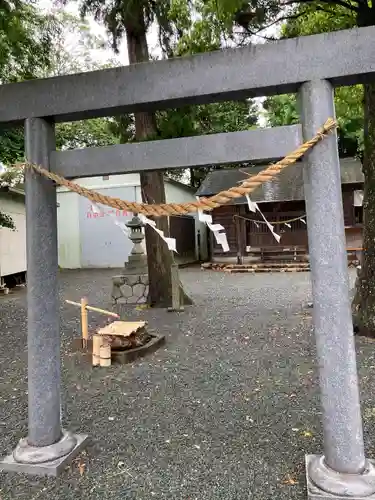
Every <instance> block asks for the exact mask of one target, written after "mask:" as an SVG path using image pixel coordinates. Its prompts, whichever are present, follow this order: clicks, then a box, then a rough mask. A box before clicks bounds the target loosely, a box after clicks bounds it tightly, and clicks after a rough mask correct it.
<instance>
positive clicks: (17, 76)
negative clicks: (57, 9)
mask: <svg viewBox="0 0 375 500" xmlns="http://www.w3.org/2000/svg"><path fill="white" fill-rule="evenodd" d="M55 29H56V24H55V22H54V19H53V18H51V17H49V16H44V15H42V14H41V13H40V12H39V11H38V10H37V9H36V8H35V7H34V6H33V5H32V4H31V3H29V2H26V1H21V0H13V1H12V0H1V1H0V82H1V83H6V82H12V81H19V80H25V79H30V78H34V77H35V76H36V75H37V74H38V71H40V70H41V69H44V68H46V67H48V66H49V63H50V47H51V39H52V36H53V33H54V31H55Z"/></svg>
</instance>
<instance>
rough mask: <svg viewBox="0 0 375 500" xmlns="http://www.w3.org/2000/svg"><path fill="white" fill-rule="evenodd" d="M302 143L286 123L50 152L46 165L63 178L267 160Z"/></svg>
mask: <svg viewBox="0 0 375 500" xmlns="http://www.w3.org/2000/svg"><path fill="white" fill-rule="evenodd" d="M301 143H302V133H301V126H300V125H291V126H287V127H274V128H269V129H258V130H247V131H243V132H230V133H225V134H212V135H204V136H198V137H182V138H180V139H169V140H168V141H165V140H164V141H147V142H140V143H134V144H116V145H114V146H106V147H102V148H86V149H75V150H70V151H55V152H54V153H52V156H51V169H52V170H53V171H54V172H56V173H58V174H60V175H63V176H64V177H68V178H69V177H70V178H77V177H89V176H94V175H114V174H118V173H124V172H126V173H129V172H141V171H145V170H159V169H162V170H164V169H166V168H189V167H205V166H207V165H213V164H227V163H245V162H249V161H259V160H263V161H266V162H267V161H271V160H276V159H279V158H283V157H284V156H286V155H287V154H288V153H290V152H291V151H293V149H296V148H297V147H298V146H299V145H300V144H301Z"/></svg>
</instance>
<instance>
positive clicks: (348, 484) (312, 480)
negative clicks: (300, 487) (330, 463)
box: [306, 455, 375, 500]
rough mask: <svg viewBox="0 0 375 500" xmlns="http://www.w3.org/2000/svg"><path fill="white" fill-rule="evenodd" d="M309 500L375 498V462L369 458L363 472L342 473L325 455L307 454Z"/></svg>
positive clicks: (373, 499) (369, 499)
mask: <svg viewBox="0 0 375 500" xmlns="http://www.w3.org/2000/svg"><path fill="white" fill-rule="evenodd" d="M306 482H307V498H308V500H375V463H374V461H372V460H368V461H367V464H366V469H365V471H364V472H363V473H362V474H340V473H338V472H335V471H334V470H332V469H330V468H329V467H327V466H326V465H325V463H324V457H323V456H319V455H306Z"/></svg>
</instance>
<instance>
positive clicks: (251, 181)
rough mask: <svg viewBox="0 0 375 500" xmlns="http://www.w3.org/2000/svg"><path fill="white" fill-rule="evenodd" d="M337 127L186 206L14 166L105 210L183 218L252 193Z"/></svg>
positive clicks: (26, 165) (329, 127) (332, 125)
mask: <svg viewBox="0 0 375 500" xmlns="http://www.w3.org/2000/svg"><path fill="white" fill-rule="evenodd" d="M336 126H337V123H336V121H335V120H333V119H332V118H329V119H328V120H327V121H326V123H325V124H324V125H323V127H322V128H321V129H319V130H318V132H317V133H316V135H315V136H314V137H312V138H311V139H310V140H309V141H306V142H305V143H304V144H302V145H301V146H300V147H299V148H298V149H296V150H295V151H293V152H292V153H290V154H288V155H287V156H286V157H285V158H284V159H283V160H280V161H279V162H277V163H275V164H274V165H270V166H269V167H268V168H266V169H265V170H262V171H261V172H259V173H258V174H256V175H254V176H252V177H249V178H248V179H245V180H244V181H243V182H242V184H241V185H240V186H234V187H231V188H230V189H228V190H225V191H221V192H220V193H218V194H216V195H215V196H211V197H210V198H201V199H200V200H199V201H195V202H188V203H164V204H159V205H157V204H147V203H137V202H132V201H124V200H120V199H119V198H112V197H111V196H105V195H103V194H100V193H98V192H96V191H92V190H91V189H87V188H85V187H83V186H80V185H78V184H76V183H75V182H72V181H69V180H68V179H65V178H64V177H61V176H60V175H57V174H55V173H53V172H49V171H48V170H46V169H44V168H42V167H40V166H38V165H34V164H31V163H22V164H20V165H18V166H19V167H22V168H25V169H26V168H29V169H32V170H34V171H35V172H38V173H39V174H41V175H43V176H44V177H47V178H48V179H51V180H52V181H54V182H55V183H56V184H58V185H60V186H64V187H66V188H68V189H69V190H70V191H74V192H75V193H77V194H79V195H81V196H84V197H85V198H88V199H89V200H91V201H93V202H94V203H100V204H102V205H107V206H109V207H112V208H115V209H117V210H127V211H129V212H133V213H141V214H144V215H148V216H153V217H161V216H164V215H184V214H189V213H192V212H197V211H198V210H205V211H210V210H213V209H214V208H217V207H220V206H221V205H225V204H226V203H228V202H230V201H231V200H233V199H235V198H241V197H242V196H245V195H246V194H250V193H252V192H253V191H254V190H255V189H256V188H257V187H259V186H260V185H261V184H263V183H264V182H267V181H269V180H271V179H272V178H273V177H275V176H276V175H278V174H279V173H280V172H281V171H282V170H283V169H284V168H286V167H288V166H289V165H292V164H293V163H295V162H296V161H297V160H299V159H300V158H302V156H303V155H304V154H305V153H306V152H307V151H308V150H309V149H311V148H313V147H314V146H315V145H316V144H318V142H320V141H322V140H323V139H324V138H325V137H326V136H327V135H328V134H329V133H330V132H331V131H332V130H334V129H335V128H336Z"/></svg>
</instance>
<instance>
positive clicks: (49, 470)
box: [0, 434, 89, 477]
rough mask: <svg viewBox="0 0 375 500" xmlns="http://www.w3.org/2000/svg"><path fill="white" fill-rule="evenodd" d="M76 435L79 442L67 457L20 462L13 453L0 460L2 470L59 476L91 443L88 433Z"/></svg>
mask: <svg viewBox="0 0 375 500" xmlns="http://www.w3.org/2000/svg"><path fill="white" fill-rule="evenodd" d="M74 437H75V438H76V439H77V444H76V446H75V448H73V450H72V451H71V452H70V453H69V454H68V455H65V457H62V458H59V459H57V460H53V461H52V462H48V463H44V464H20V463H19V462H16V461H15V460H14V458H13V454H10V455H8V456H7V457H5V458H3V459H2V460H1V461H0V471H3V472H16V473H19V474H29V475H32V476H53V477H57V476H59V475H60V474H61V473H62V472H63V471H64V469H65V468H66V467H67V466H68V465H70V464H71V463H72V461H73V460H74V459H75V458H76V456H77V455H78V454H79V453H80V452H81V451H82V450H83V449H84V448H86V446H87V445H88V443H89V437H88V435H86V434H75V435H74Z"/></svg>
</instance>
